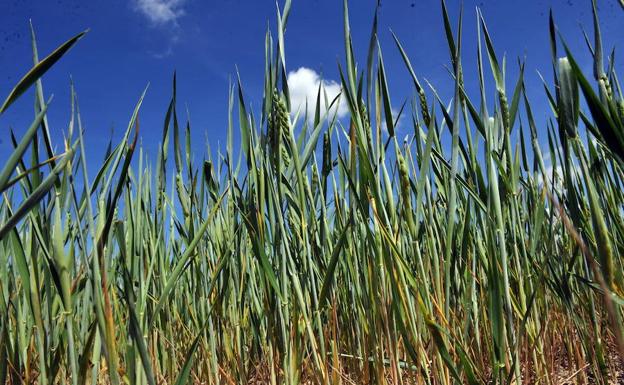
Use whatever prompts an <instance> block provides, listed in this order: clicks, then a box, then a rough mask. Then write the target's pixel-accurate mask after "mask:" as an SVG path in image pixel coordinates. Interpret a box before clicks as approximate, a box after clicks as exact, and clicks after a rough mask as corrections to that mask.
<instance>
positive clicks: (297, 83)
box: [287, 67, 349, 119]
mask: <svg viewBox="0 0 624 385" xmlns="http://www.w3.org/2000/svg"><path fill="white" fill-rule="evenodd" d="M287 80H288V91H289V92H290V103H291V107H292V108H291V110H292V112H293V113H296V112H297V110H299V109H300V110H301V112H300V114H301V116H303V114H304V113H305V112H306V103H307V113H308V117H309V118H310V119H313V118H314V112H315V111H316V98H317V95H318V90H319V85H321V84H322V89H323V91H321V109H320V110H321V114H323V113H324V112H325V111H327V110H328V107H329V104H331V102H332V101H333V100H334V98H335V97H336V96H338V94H339V93H340V84H338V83H337V82H335V81H333V80H326V79H322V78H321V76H320V75H319V74H318V73H317V72H316V71H314V70H312V69H310V68H306V67H300V68H299V69H297V70H296V71H290V72H289V73H288V77H287ZM323 93H326V94H327V102H326V101H325V97H324V94H323ZM336 113H337V114H338V117H339V118H342V117H344V116H346V115H347V114H348V113H349V109H348V107H347V104H346V102H345V100H344V98H341V99H340V103H334V105H333V106H332V108H330V109H329V116H330V117H331V116H333V115H334V114H336Z"/></svg>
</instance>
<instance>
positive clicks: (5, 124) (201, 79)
mask: <svg viewBox="0 0 624 385" xmlns="http://www.w3.org/2000/svg"><path fill="white" fill-rule="evenodd" d="M447 4H448V6H449V10H450V12H451V16H452V18H453V20H454V21H455V22H456V20H457V15H458V10H459V4H460V3H459V2H458V1H453V0H448V1H447ZM463 4H464V8H465V12H464V13H465V23H464V40H463V52H464V53H463V62H464V68H465V73H466V76H465V77H466V81H473V82H474V81H476V80H477V78H476V76H475V75H476V74H475V73H473V72H474V68H475V52H476V22H475V19H476V11H475V7H480V8H481V9H482V12H483V14H484V17H485V19H486V22H487V24H488V28H489V30H490V33H491V34H492V36H493V39H494V44H495V46H496V50H497V53H498V55H499V56H502V55H503V54H506V55H507V67H508V72H509V75H508V78H507V84H508V88H510V89H512V87H513V85H514V83H515V75H516V73H517V65H516V62H517V58H518V57H523V58H524V57H526V62H527V67H526V75H525V77H526V82H527V87H528V91H529V96H530V97H531V99H532V100H533V101H535V102H540V101H541V102H545V97H544V92H543V89H542V87H541V83H540V80H539V77H538V75H537V72H536V71H537V70H540V71H541V73H542V74H543V75H544V76H545V77H546V78H547V79H549V78H550V75H551V68H550V53H549V41H548V11H549V9H550V8H552V9H553V10H554V13H555V17H556V22H557V25H558V27H559V29H560V31H561V32H562V33H563V35H564V36H565V38H566V39H567V42H568V43H569V45H570V46H571V48H572V50H573V51H574V52H575V53H576V56H577V60H578V61H579V62H580V63H581V65H582V66H583V67H584V68H585V69H586V71H587V73H588V74H591V72H590V71H591V62H590V57H589V54H588V51H587V48H586V46H585V44H584V41H583V38H582V33H581V29H580V24H582V25H584V26H585V28H586V30H587V31H588V33H591V31H592V27H591V3H590V0H582V1H581V0H528V1H517V0H513V1H512V0H481V1H474V0H465V1H464V2H463ZM598 4H599V8H600V9H599V13H600V17H601V22H602V31H603V34H604V40H605V43H606V44H605V51H607V49H610V48H611V47H612V46H613V45H614V44H616V46H617V44H618V43H620V42H621V41H622V39H623V38H622V36H624V10H622V8H621V7H620V6H619V4H618V1H617V0H599V1H598ZM374 6H375V1H374V0H352V1H351V2H350V11H351V24H352V32H353V38H354V44H355V49H356V55H357V56H358V62H359V64H360V68H363V66H364V65H365V60H366V51H367V46H368V39H369V34H370V26H371V22H372V17H373V12H374V9H375V8H374ZM379 15H380V24H379V38H380V41H381V45H382V49H383V52H384V59H385V61H386V66H387V75H388V77H389V82H390V89H391V96H392V100H393V104H395V105H396V106H397V107H398V106H400V105H401V103H402V102H403V101H404V100H405V99H406V98H408V97H410V96H411V95H413V92H414V90H413V88H412V86H411V82H410V81H409V78H408V74H407V72H406V70H405V67H404V65H403V63H402V61H401V58H400V56H399V53H398V51H397V50H396V48H395V46H394V44H393V42H392V39H391V34H390V29H392V30H393V31H394V32H395V33H396V34H397V35H398V36H399V38H400V39H401V41H402V43H403V45H404V47H405V49H406V51H407V52H408V54H409V55H410V58H411V60H412V64H413V65H414V69H415V71H416V73H417V75H418V76H419V77H421V79H425V78H426V79H428V80H429V81H430V82H431V83H432V84H433V85H434V86H436V87H437V88H438V90H439V92H440V94H441V95H442V97H443V98H444V99H445V101H448V100H449V99H450V97H451V93H452V82H451V81H450V78H449V75H448V73H447V71H446V69H445V68H444V65H445V64H448V63H449V56H448V48H447V45H446V40H445V36H444V30H443V25H442V17H441V9H440V3H439V1H437V0H385V1H383V2H382V5H381V8H380V14H379ZM342 17H343V15H342V1H340V0H293V7H292V12H291V17H290V19H289V23H288V30H287V34H286V54H287V56H286V57H287V59H286V61H287V67H288V70H289V71H295V70H297V69H299V68H301V67H305V68H308V69H310V70H311V71H314V72H310V71H308V72H306V74H307V75H310V74H312V75H314V73H316V74H321V73H322V76H323V77H324V78H325V79H328V81H331V80H338V71H337V61H340V62H341V63H343V62H344V60H343V58H344V54H343V50H344V45H343V35H342V34H343V26H342ZM29 19H32V22H33V24H34V26H35V30H36V33H37V40H38V43H39V52H40V56H41V57H43V56H45V55H47V54H48V53H50V52H51V51H52V50H53V49H54V48H56V47H57V46H58V45H59V44H61V43H62V42H63V41H65V40H66V39H68V38H69V37H71V36H73V35H74V34H76V33H77V32H79V31H82V30H84V29H86V28H90V29H91V30H90V32H89V33H88V34H87V36H85V38H84V39H82V40H81V41H79V42H78V44H76V46H75V47H74V48H73V49H72V50H71V51H70V52H69V53H68V54H67V55H66V56H65V57H63V58H62V59H61V61H60V62H59V63H58V64H57V65H55V66H54V68H53V69H52V70H51V71H49V72H48V73H47V74H46V75H45V76H44V91H45V93H46V95H47V96H49V95H50V94H54V96H55V99H54V101H53V104H52V106H51V108H50V112H49V121H50V125H51V129H52V135H53V140H54V143H55V144H56V146H57V149H59V150H61V138H62V137H61V136H60V135H61V130H65V129H66V127H67V124H68V121H69V114H70V108H69V107H70V104H69V77H70V75H71V76H72V77H73V79H74V82H75V85H76V89H77V92H78V96H79V99H80V108H81V111H82V118H83V122H84V123H85V127H86V130H87V131H86V143H87V148H88V152H89V154H88V156H89V159H90V160H91V162H92V163H99V162H100V160H101V156H103V151H104V148H105V144H106V143H107V142H108V139H109V138H110V135H111V129H113V128H114V134H113V139H119V137H120V136H121V133H122V132H123V130H124V129H125V127H126V125H127V121H128V119H129V117H130V114H131V112H132V109H133V106H134V104H135V103H136V101H137V99H138V97H139V95H140V93H141V91H142V90H143V88H144V87H145V85H146V84H147V83H148V82H149V83H150V88H149V91H148V94H147V97H146V100H145V103H144V106H143V109H142V113H141V131H142V133H141V136H142V141H143V142H142V143H143V147H144V148H145V149H146V150H147V151H148V153H149V154H150V156H151V157H152V158H151V160H152V161H154V160H155V159H154V157H155V153H156V149H157V147H158V144H159V143H158V142H159V140H160V138H161V135H162V122H163V118H164V114H165V111H166V107H167V104H168V101H169V98H170V95H171V77H172V73H173V71H174V70H177V73H178V99H179V106H178V108H179V111H180V115H181V117H182V118H184V115H185V114H184V110H185V105H186V106H188V109H189V111H190V117H191V126H192V130H193V132H192V136H193V147H194V152H195V159H196V160H199V159H201V158H202V157H203V155H204V154H205V153H206V150H205V147H204V144H205V139H206V138H208V139H209V141H210V144H211V146H212V148H213V150H214V149H216V146H217V144H218V143H219V142H221V144H222V148H223V144H224V142H225V137H226V136H225V135H226V122H227V92H228V82H229V78H230V77H231V76H233V75H234V74H235V66H238V68H239V71H240V74H241V78H242V81H243V85H244V89H245V93H246V97H247V100H248V102H251V103H252V105H253V106H254V107H256V108H257V107H258V106H259V105H260V103H261V92H262V84H263V83H262V82H263V71H264V68H263V66H264V36H265V31H266V29H267V26H270V28H271V29H272V30H273V31H274V30H275V24H276V12H275V2H274V1H272V0H218V1H214V0H210V1H208V0H127V1H122V0H106V1H105V0H92V1H80V0H31V1H25V0H3V1H0V69H1V70H0V98H1V99H4V97H6V95H7V94H8V93H9V91H10V90H11V88H12V87H13V86H14V85H15V83H16V82H17V81H18V80H19V78H20V77H21V76H22V75H23V74H24V73H25V72H26V71H27V70H28V69H29V68H30V67H31V64H32V59H31V51H30V40H29V39H30V37H29V31H28V20H29ZM607 52H608V51H607ZM616 56H617V55H616ZM620 63H621V62H620ZM618 67H619V69H620V72H621V68H622V66H621V65H618ZM486 68H487V67H486ZM488 76H489V73H488ZM308 78H309V76H308ZM490 78H491V76H489V77H488V79H490ZM312 79H314V78H312ZM308 80H309V79H308ZM308 83H309V82H308ZM303 84H304V85H305V84H306V83H305V82H303ZM472 86H474V84H472V85H471V84H470V83H469V84H468V87H472ZM305 91H306V90H303V91H301V92H303V93H304V94H305ZM492 94H493V93H492ZM476 96H477V95H476V94H475V97H476ZM32 101H33V97H32V91H30V92H29V93H28V94H26V95H24V96H23V97H22V98H21V99H20V100H19V101H18V103H16V104H15V105H14V106H12V107H11V108H10V110H9V111H8V112H7V113H6V114H4V115H3V116H0V130H1V131H2V134H1V135H0V141H1V143H0V160H1V159H4V158H5V157H6V156H8V152H9V150H10V143H9V140H8V128H9V127H12V128H13V129H14V130H15V131H16V132H17V133H18V134H21V133H22V132H24V130H25V129H26V127H27V126H28V124H29V123H30V121H31V120H32V116H33V115H32V114H33V102H32ZM538 104H539V103H538ZM541 106H543V108H541V109H540V108H539V107H538V108H537V111H535V112H536V114H537V115H538V116H542V117H543V116H546V115H547V114H548V111H547V106H546V104H545V103H541ZM257 111H258V110H257V109H256V112H257ZM540 120H542V121H543V118H542V119H540ZM402 130H404V131H405V132H404V134H409V133H411V129H410V128H408V127H405V128H402ZM399 134H401V132H399ZM544 140H545V138H542V141H543V142H544Z"/></svg>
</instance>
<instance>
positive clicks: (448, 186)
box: [0, 1, 624, 385]
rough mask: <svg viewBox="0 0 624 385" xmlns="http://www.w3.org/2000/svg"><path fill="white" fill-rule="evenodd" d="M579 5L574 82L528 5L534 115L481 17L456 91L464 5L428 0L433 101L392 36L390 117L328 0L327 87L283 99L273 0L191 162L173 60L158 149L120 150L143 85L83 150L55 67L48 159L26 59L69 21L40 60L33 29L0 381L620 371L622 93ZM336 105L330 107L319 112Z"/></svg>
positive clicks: (5, 220) (382, 87) (1, 316)
mask: <svg viewBox="0 0 624 385" xmlns="http://www.w3.org/2000/svg"><path fill="white" fill-rule="evenodd" d="M592 5H593V10H594V31H593V35H594V39H593V40H592V39H590V38H589V37H587V36H586V40H587V46H588V47H589V51H590V53H591V55H592V57H593V62H594V71H593V74H592V76H589V75H586V74H583V73H582V71H581V70H580V69H579V65H578V64H577V61H576V60H575V58H574V56H573V54H572V53H571V52H570V51H569V50H568V49H567V47H566V45H565V40H564V39H563V38H562V37H560V36H558V34H557V29H556V26H555V23H554V19H553V17H552V16H551V19H550V26H549V29H550V31H549V35H550V43H551V48H552V71H553V79H554V81H553V82H552V83H551V84H547V83H544V91H545V92H546V95H547V100H548V102H549V105H548V107H550V110H552V115H551V116H550V117H549V118H548V119H547V120H546V123H545V126H543V127H537V126H536V123H535V121H534V118H533V116H534V113H535V112H534V111H536V110H537V111H539V113H542V111H544V110H545V108H544V107H543V106H540V107H539V108H538V109H536V108H534V107H532V105H531V103H530V101H529V100H528V98H527V95H526V93H525V89H524V82H523V69H524V65H523V63H522V62H520V63H518V66H519V71H518V72H519V76H518V78H516V79H512V81H509V80H508V79H506V74H505V60H503V61H502V64H501V61H500V58H499V57H497V55H496V53H495V48H494V47H495V46H494V42H493V39H492V36H490V34H489V33H488V30H487V28H486V24H485V21H484V20H483V18H482V17H481V15H480V14H479V13H478V12H477V18H478V30H477V42H478V46H477V50H478V52H477V53H478V64H479V65H478V72H477V73H471V74H469V76H474V77H478V79H479V81H480V84H481V87H480V92H479V94H478V95H476V97H474V96H471V95H468V94H467V92H466V90H465V89H464V81H463V79H464V77H465V76H466V74H465V73H464V72H463V70H462V59H461V56H460V52H461V45H462V16H461V15H460V16H459V20H458V22H457V24H456V25H453V24H452V23H451V20H450V19H449V16H448V14H447V9H446V6H445V4H444V2H442V4H441V8H442V21H443V25H444V29H445V33H446V38H447V41H448V50H449V55H450V66H449V73H450V74H449V78H450V79H451V80H450V81H451V82H453V85H454V97H453V99H452V100H451V101H450V102H449V103H448V104H444V102H443V101H442V100H440V98H439V97H438V96H437V93H436V91H435V89H434V88H433V86H431V85H429V84H426V85H424V84H423V83H422V82H421V81H420V80H419V78H418V77H417V75H416V72H415V71H414V69H413V68H412V65H411V64H410V60H409V54H408V53H407V52H405V51H404V50H403V48H402V47H401V44H400V42H399V39H398V37H396V36H395V40H396V49H398V53H397V54H400V55H401V57H402V58H403V61H404V62H405V68H406V71H405V72H404V73H402V74H398V73H397V74H392V76H397V77H398V76H406V77H407V79H408V80H410V81H412V82H413V85H414V91H415V94H414V95H415V97H414V98H413V100H409V101H408V102H406V103H403V106H402V107H401V109H400V111H399V113H398V114H394V113H393V109H392V106H393V105H394V104H393V102H392V101H391V98H390V89H389V88H388V83H387V75H388V74H387V73H386V71H385V69H384V61H383V57H382V51H381V49H380V47H379V44H378V41H377V16H376V13H375V18H374V22H373V27H372V31H371V36H370V45H369V47H370V48H369V50H368V55H367V60H366V66H365V68H363V70H362V69H359V68H358V67H357V66H356V63H355V59H354V57H355V55H354V52H353V48H352V40H351V35H350V30H349V19H348V8H347V2H346V1H345V2H344V42H345V53H344V61H343V62H342V63H341V64H340V75H341V81H342V93H341V95H340V96H338V97H337V98H336V99H335V100H327V95H326V93H325V92H324V90H323V88H322V86H320V87H319V90H318V95H317V103H316V106H317V108H316V111H315V112H314V116H313V117H309V116H302V113H301V112H300V111H297V112H294V111H291V106H290V101H289V91H288V84H287V83H286V81H285V79H286V72H287V70H286V68H287V67H286V60H285V56H284V44H285V39H284V31H285V28H286V24H287V21H288V16H289V11H290V6H291V4H290V1H286V2H285V4H284V5H283V8H278V11H277V39H275V38H274V36H272V35H271V34H270V32H267V34H266V62H265V79H264V81H265V83H264V84H265V88H264V97H263V101H262V109H261V111H260V116H259V118H258V116H256V115H254V114H253V112H252V111H251V110H249V109H248V104H247V103H246V101H245V93H244V91H243V88H242V86H241V84H240V81H239V82H237V83H236V84H235V85H233V86H232V87H231V88H230V94H229V101H230V103H229V104H230V107H229V117H230V118H229V121H228V125H227V148H226V149H225V152H224V153H223V152H219V153H218V154H216V155H215V156H214V157H212V156H211V157H208V158H207V159H206V160H204V161H203V162H201V163H199V164H195V163H194V162H193V160H192V159H193V158H192V156H191V153H190V142H189V140H190V139H189V138H190V136H189V132H190V129H191V128H190V124H189V123H186V125H180V121H179V119H178V114H177V110H176V107H177V95H176V84H175V76H174V79H173V95H172V98H171V102H170V104H169V106H168V108H167V111H166V113H165V120H164V126H163V134H162V147H161V148H160V151H159V152H158V158H157V160H156V162H155V163H153V162H150V161H149V160H147V159H145V158H144V156H143V153H142V150H141V149H140V148H138V149H137V145H136V143H137V136H138V135H139V127H140V124H139V111H140V107H141V101H142V100H143V96H144V95H145V92H144V93H143V95H142V96H141V98H140V99H139V101H138V103H137V105H136V106H135V108H134V112H133V113H132V116H131V118H130V121H129V123H128V127H127V130H126V131H125V134H124V137H123V139H122V140H121V142H120V143H117V144H112V143H111V144H110V145H109V148H108V150H107V151H106V157H105V159H104V160H103V161H102V162H101V163H99V164H98V165H93V164H92V163H91V162H94V160H93V159H89V162H90V165H89V166H87V159H86V153H85V151H84V142H83V129H82V120H81V115H80V110H79V107H78V103H77V98H76V96H75V93H74V92H73V86H72V103H71V119H70V121H69V123H68V127H67V130H66V132H65V135H64V138H63V142H62V143H63V144H62V146H61V147H62V148H63V151H62V152H54V151H53V150H52V149H53V148H56V147H59V142H56V143H53V138H51V137H50V135H49V124H48V121H47V119H46V111H47V109H48V108H49V106H50V103H51V101H50V100H46V97H45V94H44V91H43V87H42V84H41V80H40V78H41V76H42V75H43V74H44V73H45V72H46V71H47V70H48V69H49V68H51V67H52V66H53V65H54V63H55V62H56V61H57V60H59V59H60V58H61V57H62V56H63V55H65V54H67V51H68V50H69V49H70V48H71V47H72V46H73V45H75V44H76V43H77V42H78V40H80V39H81V38H83V36H84V35H85V32H82V33H80V34H78V35H76V36H75V37H73V38H72V39H70V40H68V41H67V42H65V43H64V44H63V45H61V46H60V47H59V48H58V49H57V50H55V51H54V52H53V53H51V54H50V55H49V56H47V57H45V58H44V59H43V60H39V55H38V52H37V46H36V43H35V42H36V39H35V36H34V32H33V36H32V50H33V59H34V63H33V68H32V69H31V70H30V71H29V72H28V73H27V74H26V75H25V76H24V78H23V79H22V80H21V81H20V82H19V83H18V85H17V86H16V87H15V89H14V90H13V91H12V92H11V93H10V95H9V96H8V97H7V99H6V101H5V102H4V103H3V105H2V107H1V109H0V112H4V111H5V110H6V109H7V108H10V107H11V104H12V103H13V102H14V101H16V100H17V99H18V98H19V97H20V96H21V95H22V94H23V93H24V92H25V91H26V90H28V89H29V88H34V91H35V92H34V95H35V107H36V111H37V113H36V116H35V118H34V120H33V123H32V124H31V125H30V127H29V128H28V129H27V130H26V131H25V132H24V134H23V136H22V137H21V138H18V137H17V136H16V135H15V134H14V133H13V132H11V139H12V142H13V145H14V150H13V152H12V153H11V154H9V157H8V161H7V163H6V165H5V166H4V167H3V168H2V170H1V172H0V191H1V193H2V200H1V201H0V336H1V338H0V383H3V384H4V383H8V384H20V383H38V384H44V385H45V384H54V383H68V384H72V385H76V384H97V383H111V384H120V383H132V384H162V383H169V384H172V383H175V384H184V383H213V384H217V383H220V384H235V383H254V382H255V383H272V384H277V383H284V384H297V383H304V382H308V383H321V384H341V383H342V384H351V383H379V384H385V383H391V384H411V383H414V384H451V383H469V384H481V383H496V384H509V383H514V384H521V383H547V384H548V383H558V382H560V381H575V382H578V383H585V382H595V383H607V382H609V381H612V382H615V381H618V379H617V378H616V375H617V372H616V371H617V369H618V365H621V363H622V361H621V360H622V353H624V339H623V337H622V334H623V331H624V329H623V327H622V305H623V304H624V281H623V279H624V277H623V274H622V271H623V270H622V258H621V256H622V251H623V250H624V218H623V214H624V211H623V210H622V207H623V203H624V202H623V200H624V195H623V192H624V188H623V186H622V184H623V182H624V180H623V165H624V163H623V161H624V98H623V97H622V89H621V87H620V83H619V80H618V77H617V75H616V72H615V67H616V66H615V62H614V58H615V55H614V53H613V52H611V54H610V55H609V56H608V57H605V56H604V54H603V47H602V42H601V36H600V28H599V22H598V19H597V16H596V4H595V3H593V4H592ZM395 53H396V51H395ZM72 54H80V53H79V52H75V53H72ZM488 67H489V69H486V68H488ZM487 77H493V79H494V84H495V89H494V90H491V89H485V86H484V84H485V79H486V78H487ZM510 87H511V88H510ZM509 90H511V92H509ZM486 95H495V98H494V99H493V100H491V99H490V100H488V99H487V98H486ZM338 99H342V100H345V101H346V104H347V105H348V107H349V111H350V118H349V119H348V122H343V121H340V120H338V119H337V117H336V116H335V114H332V113H331V111H335V109H329V111H330V112H327V111H325V110H321V109H320V106H321V104H322V103H321V101H323V100H324V101H325V104H326V105H335V104H336V103H339V100H338ZM581 107H583V108H581ZM235 110H238V112H237V113H236V112H235ZM291 112H294V114H293V115H291ZM399 115H402V116H404V117H405V119H404V121H407V122H409V123H408V124H407V126H408V128H407V130H409V131H410V132H411V131H412V130H413V132H412V134H413V135H410V136H409V140H405V141H402V142H401V141H399V139H398V138H397V136H396V132H395V125H396V122H397V121H398V119H399ZM293 116H294V117H293ZM236 126H237V127H236ZM382 127H383V128H384V129H382ZM236 129H238V130H240V134H239V135H240V148H239V149H238V150H237V151H235V149H234V144H233V143H234V135H235V133H234V132H235V131H236ZM445 136H446V137H450V145H442V138H443V137H445ZM538 136H539V139H540V141H538ZM171 137H173V146H172V148H170V141H171ZM546 141H547V143H548V147H547V149H543V148H542V147H541V146H540V142H546ZM137 153H138V155H137ZM170 156H172V157H173V158H174V164H175V169H174V172H173V174H172V175H168V173H171V169H170V168H169V167H168V164H169V163H168V162H169V161H170V159H169V157H170ZM546 156H548V157H549V158H550V162H551V164H552V166H551V167H547V166H546V164H545V161H544V159H545V157H546ZM137 157H138V160H137V159H136V158H137ZM565 377H567V379H566V378H565Z"/></svg>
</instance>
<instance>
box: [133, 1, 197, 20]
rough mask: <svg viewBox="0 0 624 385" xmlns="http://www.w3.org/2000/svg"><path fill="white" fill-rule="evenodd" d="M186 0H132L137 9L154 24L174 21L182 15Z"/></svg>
mask: <svg viewBox="0 0 624 385" xmlns="http://www.w3.org/2000/svg"><path fill="white" fill-rule="evenodd" d="M185 2H186V0H134V5H135V8H136V10H137V11H139V12H140V13H142V14H143V15H144V16H146V17H147V18H148V19H149V20H150V21H151V22H152V23H154V24H168V23H174V24H175V23H176V21H177V20H178V18H179V17H181V16H183V15H184V9H183V8H182V6H183V5H184V3H185Z"/></svg>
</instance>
